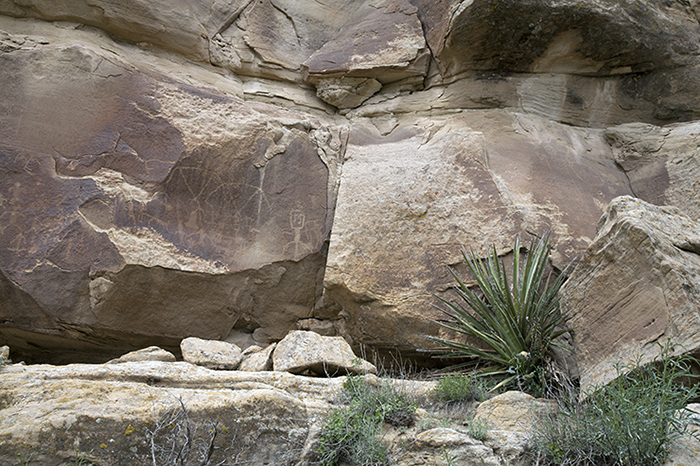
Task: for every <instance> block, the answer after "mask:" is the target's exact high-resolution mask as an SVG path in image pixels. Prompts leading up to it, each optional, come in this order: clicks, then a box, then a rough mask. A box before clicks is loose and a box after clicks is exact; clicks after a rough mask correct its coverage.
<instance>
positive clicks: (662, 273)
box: [561, 196, 700, 389]
mask: <svg viewBox="0 0 700 466" xmlns="http://www.w3.org/2000/svg"><path fill="white" fill-rule="evenodd" d="M561 305H562V310H563V311H564V312H566V313H567V314H568V315H569V316H570V319H569V325H570V326H571V327H572V328H573V329H574V342H575V346H576V351H577V355H578V365H579V371H580V373H581V387H582V389H589V388H592V387H594V386H595V385H599V384H604V383H606V382H608V381H610V380H611V379H612V378H614V377H615V376H616V372H615V369H614V365H615V364H621V365H625V364H628V363H630V362H631V361H632V360H633V359H634V358H636V357H637V356H640V357H641V362H642V363H645V362H648V361H650V360H652V359H653V358H654V357H656V356H657V355H658V354H659V351H660V346H659V345H657V343H665V342H666V341H667V339H670V341H671V342H672V343H674V344H676V345H680V346H678V347H677V348H676V351H686V352H688V353H691V354H697V353H698V351H700V332H699V331H698V329H699V328H700V315H699V314H698V312H697V311H698V309H699V308H700V224H698V222H697V221H696V220H693V219H691V218H689V217H687V216H685V215H684V214H683V212H682V211H681V210H680V209H678V208H676V207H658V206H654V205H651V204H648V203H646V202H644V201H641V200H639V199H634V198H632V197H629V196H624V197H620V198H617V199H615V200H613V202H611V203H610V206H609V207H608V209H607V211H606V213H605V214H604V216H603V217H602V218H601V221H600V224H599V225H598V233H597V235H596V237H595V239H594V241H593V243H592V244H591V246H590V248H589V249H588V251H587V252H586V254H585V255H584V256H583V258H582V260H581V261H580V262H579V264H578V266H577V267H576V269H575V270H574V272H573V273H572V274H571V277H570V278H569V280H568V281H567V282H566V284H565V285H564V287H563V289H562V295H561Z"/></svg>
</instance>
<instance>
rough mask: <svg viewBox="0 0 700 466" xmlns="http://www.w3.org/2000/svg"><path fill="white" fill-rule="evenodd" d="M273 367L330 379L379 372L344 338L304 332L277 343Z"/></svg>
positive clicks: (298, 332)
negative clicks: (337, 376) (358, 355)
mask: <svg viewBox="0 0 700 466" xmlns="http://www.w3.org/2000/svg"><path fill="white" fill-rule="evenodd" d="M272 368H273V370H275V371H285V372H291V373H293V374H304V373H311V374H315V375H321V376H326V377H332V376H336V375H345V374H376V373H377V368H376V367H374V365H372V364H371V363H369V362H367V361H365V360H364V359H362V358H359V357H357V356H355V354H354V353H353V351H352V348H351V347H350V345H349V344H348V342H347V341H345V340H344V339H343V337H327V336H322V335H319V334H317V333H314V332H306V331H303V330H295V331H293V332H290V333H289V335H287V336H286V337H284V338H283V339H282V341H280V342H279V343H278V344H277V346H276V347H275V350H274V352H273V353H272Z"/></svg>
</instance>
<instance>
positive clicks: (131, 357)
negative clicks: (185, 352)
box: [107, 346, 176, 364]
mask: <svg viewBox="0 0 700 466" xmlns="http://www.w3.org/2000/svg"><path fill="white" fill-rule="evenodd" d="M133 361H161V362H175V361H176V359H175V355H174V354H173V353H171V352H170V351H166V350H164V349H163V348H159V347H157V346H149V347H148V348H143V349H140V350H137V351H132V352H130V353H126V354H124V355H122V356H120V357H119V358H117V359H112V360H111V361H108V362H107V364H118V363H122V362H133Z"/></svg>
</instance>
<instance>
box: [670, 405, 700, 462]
mask: <svg viewBox="0 0 700 466" xmlns="http://www.w3.org/2000/svg"><path fill="white" fill-rule="evenodd" d="M688 409H690V410H692V411H695V412H696V413H698V412H700V411H698V410H699V409H700V404H698V403H691V404H689V405H688ZM691 417H692V418H693V419H692V422H691V423H689V424H688V432H687V433H686V435H684V436H682V437H679V438H677V439H675V441H673V442H672V443H671V445H670V447H669V451H668V459H667V460H666V463H665V464H666V465H667V466H693V465H694V464H698V463H700V440H698V437H697V436H698V434H700V424H699V423H698V421H700V416H698V415H697V414H692V415H691Z"/></svg>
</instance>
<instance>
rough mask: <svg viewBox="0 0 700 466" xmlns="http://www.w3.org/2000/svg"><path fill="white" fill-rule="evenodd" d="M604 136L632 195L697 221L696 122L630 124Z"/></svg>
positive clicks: (699, 163) (699, 130)
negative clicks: (668, 206) (667, 207)
mask: <svg viewBox="0 0 700 466" xmlns="http://www.w3.org/2000/svg"><path fill="white" fill-rule="evenodd" d="M605 136H606V138H607V139H608V140H609V141H610V143H611V145H612V148H613V154H614V156H615V161H616V162H617V163H618V164H619V165H620V166H621V167H622V168H623V170H625V173H626V174H627V176H628V177H629V179H630V185H631V187H632V191H633V192H634V194H635V196H637V197H639V198H641V199H644V200H645V201H647V202H651V203H652V204H656V205H673V206H676V207H678V208H679V209H680V210H681V211H682V212H683V213H684V214H685V215H687V216H689V217H690V218H692V219H694V220H698V219H700V124H699V123H687V124H675V125H667V126H663V127H659V126H653V125H649V124H644V123H629V124H626V125H621V126H616V127H613V128H608V129H607V130H606V133H605Z"/></svg>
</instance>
